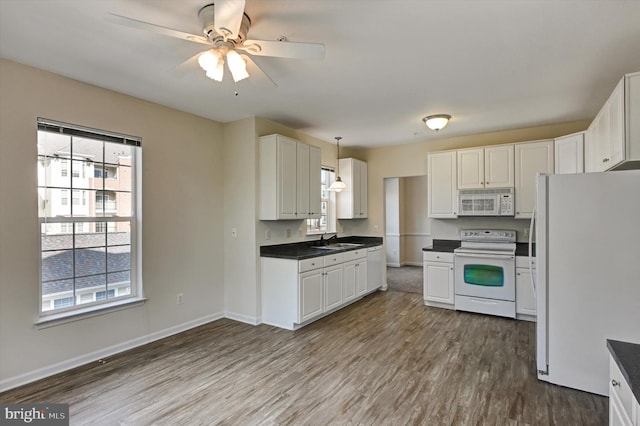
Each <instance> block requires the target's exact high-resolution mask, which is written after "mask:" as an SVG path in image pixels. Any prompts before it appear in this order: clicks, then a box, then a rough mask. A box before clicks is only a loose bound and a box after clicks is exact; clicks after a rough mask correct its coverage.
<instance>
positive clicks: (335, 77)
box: [0, 0, 640, 147]
mask: <svg viewBox="0 0 640 426" xmlns="http://www.w3.org/2000/svg"><path fill="white" fill-rule="evenodd" d="M209 2H210V1H207V0H181V1H175V0H154V1H151V0H0V56H2V57H5V58H8V59H12V60H15V61H17V62H20V63H23V64H27V65H32V66H35V67H38V68H42V69H45V70H49V71H52V72H55V73H58V74H61V75H64V76H68V77H71V78H74V79H78V80H81V81H85V82H88V83H92V84H95V85H98V86H101V87H105V88H109V89H112V90H115V91H118V92H122V93H126V94H129V95H132V96H136V97H138V98H142V99H146V100H149V101H152V102H157V103H159V104H162V105H167V106H170V107H173V108H177V109H179V110H183V111H187V112H191V113H194V114H197V115H200V116H203V117H208V118H211V119H213V120H217V121H220V122H228V121H234V120H238V119H242V118H245V117H248V116H253V115H255V116H259V117H265V118H268V119H271V120H274V121H277V122H280V123H282V124H285V125H287V126H289V127H292V128H295V129H300V130H302V131H304V132H305V133H307V134H310V135H312V136H315V137H317V138H320V139H322V140H325V141H332V140H333V137H334V136H337V135H340V136H343V137H344V139H343V142H342V144H343V145H346V146H353V147H356V146H369V147H371V146H386V145H394V144H402V143H411V142H419V141H425V140H430V139H436V138H446V137H452V136H461V135H467V134H474V133H482V132H489V131H496V130H503V129H513V128H521V127H529V126H537V125H544V124H552V123H560V122H566V121H572V120H580V119H587V118H592V117H593V116H594V115H595V114H596V112H597V111H598V109H599V108H600V106H601V105H602V104H603V103H604V101H605V100H606V98H607V96H608V95H609V93H610V92H611V91H612V90H613V88H614V86H615V84H616V82H617V81H618V80H619V78H620V77H621V76H622V75H623V74H624V73H628V72H633V71H638V70H640V1H636V0H627V1H618V0H495V1H485V0H469V1H465V0H414V1H408V0H269V1H265V0H247V6H246V13H247V14H248V15H249V16H250V18H251V20H252V27H251V29H250V31H249V37H250V38H257V39H264V40H274V39H276V38H277V37H278V36H286V37H287V38H288V39H289V40H290V41H304V42H322V43H324V44H325V45H326V57H325V59H324V60H323V61H320V62H317V61H311V60H295V59H279V58H269V57H254V60H255V62H256V63H257V64H258V65H259V66H260V67H261V68H262V69H263V70H264V71H265V72H266V73H267V74H268V75H269V76H270V77H271V78H272V79H273V80H274V81H275V82H276V84H277V85H278V87H275V88H274V87H264V86H262V85H260V84H257V83H259V79H256V78H249V79H247V80H245V81H241V82H240V83H238V86H237V89H238V92H239V95H238V96H237V97H236V96H234V84H233V81H232V80H231V79H230V78H228V77H226V78H225V80H224V81H223V82H222V83H217V82H215V81H213V80H210V79H208V78H206V77H205V76H204V73H203V72H202V71H201V70H200V68H199V67H198V66H197V64H195V63H191V64H190V65H188V66H183V67H179V68H178V67H177V66H178V65H179V64H181V63H182V62H184V61H185V60H187V59H188V58H190V57H192V56H193V55H194V54H196V53H197V52H199V51H201V50H203V46H202V45H200V44H196V43H190V42H187V41H183V40H178V39H173V38H169V37H165V36H162V35H158V34H155V33H151V32H146V31H142V30H137V29H132V28H128V27H124V26H122V25H118V24H115V23H112V22H110V21H108V20H107V19H105V18H106V16H107V15H108V14H109V13H115V14H119V15H125V16H128V17H131V18H135V19H138V20H142V21H146V22H150V23H154V24H158V25H162V26H166V27H170V28H174V29H178V30H181V31H185V32H190V33H194V34H200V31H201V29H200V27H199V24H198V19H197V12H198V10H199V9H200V8H201V7H202V6H204V5H205V4H207V3H209ZM249 73H250V74H251V69H249ZM437 113H448V114H451V115H453V119H452V120H451V122H450V123H449V126H447V127H446V128H445V129H443V130H442V131H440V132H439V133H435V132H432V131H427V129H426V128H425V127H424V125H423V123H422V121H421V118H422V117H423V116H425V115H429V114H437ZM417 132H419V133H418V134H415V133H417Z"/></svg>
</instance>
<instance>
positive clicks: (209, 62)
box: [198, 49, 222, 72]
mask: <svg viewBox="0 0 640 426" xmlns="http://www.w3.org/2000/svg"><path fill="white" fill-rule="evenodd" d="M221 59H222V57H221V56H220V53H218V52H216V51H215V50H213V49H209V50H207V51H206V52H202V54H200V56H198V64H199V65H200V68H202V69H203V70H205V71H207V72H208V71H210V70H213V69H215V68H216V66H217V65H218V62H220V60H221Z"/></svg>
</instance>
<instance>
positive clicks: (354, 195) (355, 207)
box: [336, 158, 368, 219]
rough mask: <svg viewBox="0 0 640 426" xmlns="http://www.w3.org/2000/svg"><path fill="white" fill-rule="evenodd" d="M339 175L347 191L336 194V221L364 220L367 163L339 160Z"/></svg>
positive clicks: (366, 198)
mask: <svg viewBox="0 0 640 426" xmlns="http://www.w3.org/2000/svg"><path fill="white" fill-rule="evenodd" d="M339 169H340V170H339V173H340V177H341V178H342V181H343V182H344V183H345V185H347V188H348V189H347V190H346V191H342V192H339V193H338V194H336V198H337V207H338V208H337V210H338V214H337V217H338V219H366V217H367V213H368V212H367V207H368V206H367V204H368V195H367V179H368V177H367V163H365V162H364V161H360V160H357V159H355V158H341V159H340V160H339Z"/></svg>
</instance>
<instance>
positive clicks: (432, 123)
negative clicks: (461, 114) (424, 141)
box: [422, 114, 451, 132]
mask: <svg viewBox="0 0 640 426" xmlns="http://www.w3.org/2000/svg"><path fill="white" fill-rule="evenodd" d="M449 120H451V116H450V115H449V114H435V115H428V116H426V117H424V118H423V119H422V121H424V124H426V125H427V127H428V128H430V129H431V130H435V131H436V132H437V131H438V130H440V129H442V128H444V126H446V125H447V123H448V122H449Z"/></svg>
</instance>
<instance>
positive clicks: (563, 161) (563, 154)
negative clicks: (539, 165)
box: [554, 132, 584, 174]
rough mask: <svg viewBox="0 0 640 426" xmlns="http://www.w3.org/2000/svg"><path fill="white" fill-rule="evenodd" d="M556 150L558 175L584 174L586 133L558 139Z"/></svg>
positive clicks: (555, 145)
mask: <svg viewBox="0 0 640 426" xmlns="http://www.w3.org/2000/svg"><path fill="white" fill-rule="evenodd" d="M554 149H555V158H554V160H555V161H554V162H555V173H556V174H572V173H583V172H584V132H579V133H574V134H572V135H567V136H563V137H561V138H557V139H556V140H555V141H554Z"/></svg>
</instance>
